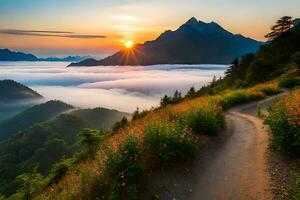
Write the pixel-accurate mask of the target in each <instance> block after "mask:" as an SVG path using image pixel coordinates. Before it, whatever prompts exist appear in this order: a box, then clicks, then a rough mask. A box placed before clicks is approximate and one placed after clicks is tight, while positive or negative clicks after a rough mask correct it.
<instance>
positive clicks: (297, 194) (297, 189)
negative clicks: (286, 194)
mask: <svg viewBox="0 0 300 200" xmlns="http://www.w3.org/2000/svg"><path fill="white" fill-rule="evenodd" d="M299 199H300V176H298V177H296V178H295V183H294V184H293V186H292V190H291V194H290V200H299Z"/></svg>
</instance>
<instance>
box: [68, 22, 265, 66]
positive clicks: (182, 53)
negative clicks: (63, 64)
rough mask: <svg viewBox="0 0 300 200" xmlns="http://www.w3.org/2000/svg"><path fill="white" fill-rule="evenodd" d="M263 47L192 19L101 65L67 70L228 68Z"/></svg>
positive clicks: (90, 62) (88, 63)
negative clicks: (176, 66) (180, 66)
mask: <svg viewBox="0 0 300 200" xmlns="http://www.w3.org/2000/svg"><path fill="white" fill-rule="evenodd" d="M262 44H263V43H262V42H258V41H255V40H253V39H250V38H246V37H244V36H242V35H238V34H233V33H230V32H229V31H227V30H225V29H224V28H222V27H221V26H220V25H219V24H217V23H215V22H211V23H205V22H202V21H197V19H195V18H194V17H193V18H191V19H190V20H188V21H187V22H186V23H185V24H183V25H182V26H180V27H179V28H178V29H177V30H175V31H170V30H169V31H166V32H164V33H163V34H161V35H160V36H159V37H158V38H157V39H156V40H153V41H148V42H145V43H144V44H138V45H136V46H135V47H133V49H129V50H128V49H123V50H121V51H119V52H117V53H115V54H114V55H112V56H109V57H107V58H104V59H103V60H100V61H96V60H94V59H88V60H84V61H82V62H79V63H71V64H70V65H69V66H97V65H99V66H100V65H154V64H209V63H211V64H228V63H231V62H232V60H233V59H234V58H236V57H240V56H242V55H243V54H245V53H255V52H256V51H257V49H258V48H259V46H260V45H262Z"/></svg>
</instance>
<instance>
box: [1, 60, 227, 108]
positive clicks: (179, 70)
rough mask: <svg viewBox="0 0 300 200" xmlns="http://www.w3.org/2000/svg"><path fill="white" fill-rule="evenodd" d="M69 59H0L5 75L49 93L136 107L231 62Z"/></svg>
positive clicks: (204, 79) (75, 101)
mask: <svg viewBox="0 0 300 200" xmlns="http://www.w3.org/2000/svg"><path fill="white" fill-rule="evenodd" d="M67 65H68V63H65V62H0V79H13V80H15V81H18V82H21V83H23V84H25V85H27V86H29V87H31V88H32V89H34V90H36V91H37V92H39V93H40V94H41V95H43V96H44V97H46V98H47V99H48V100H50V99H58V100H62V101H64V102H66V103H69V104H72V105H74V106H77V107H81V108H91V107H98V106H101V107H106V108H113V109H117V110H120V111H126V112H132V111H134V110H135V109H136V107H139V108H140V109H149V108H151V107H152V106H157V105H158V104H159V100H160V97H161V96H162V95H164V94H168V95H171V94H173V93H174V91H175V90H176V89H178V90H180V91H181V92H182V93H183V94H185V93H186V91H187V90H188V89H189V88H190V87H191V86H194V87H196V89H199V88H200V87H201V86H203V85H205V84H207V83H209V82H210V81H211V80H212V78H213V76H214V75H215V76H216V77H220V76H223V74H224V71H225V70H226V68H227V66H226V65H154V66H137V67H130V66H99V67H72V68H66V66H67Z"/></svg>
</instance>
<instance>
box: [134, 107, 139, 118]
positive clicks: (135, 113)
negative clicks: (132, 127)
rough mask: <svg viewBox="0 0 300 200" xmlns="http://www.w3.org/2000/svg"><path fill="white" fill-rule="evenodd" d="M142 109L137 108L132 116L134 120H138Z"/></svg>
mask: <svg viewBox="0 0 300 200" xmlns="http://www.w3.org/2000/svg"><path fill="white" fill-rule="evenodd" d="M139 114H140V109H139V107H136V110H135V111H134V112H133V114H132V120H137V119H138V118H139Z"/></svg>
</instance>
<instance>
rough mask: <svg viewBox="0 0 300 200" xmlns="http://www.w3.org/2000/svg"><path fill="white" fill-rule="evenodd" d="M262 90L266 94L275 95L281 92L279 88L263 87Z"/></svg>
mask: <svg viewBox="0 0 300 200" xmlns="http://www.w3.org/2000/svg"><path fill="white" fill-rule="evenodd" d="M261 91H262V92H263V93H265V94H266V95H273V94H278V93H279V90H278V89H277V88H263V89H262V90H261Z"/></svg>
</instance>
